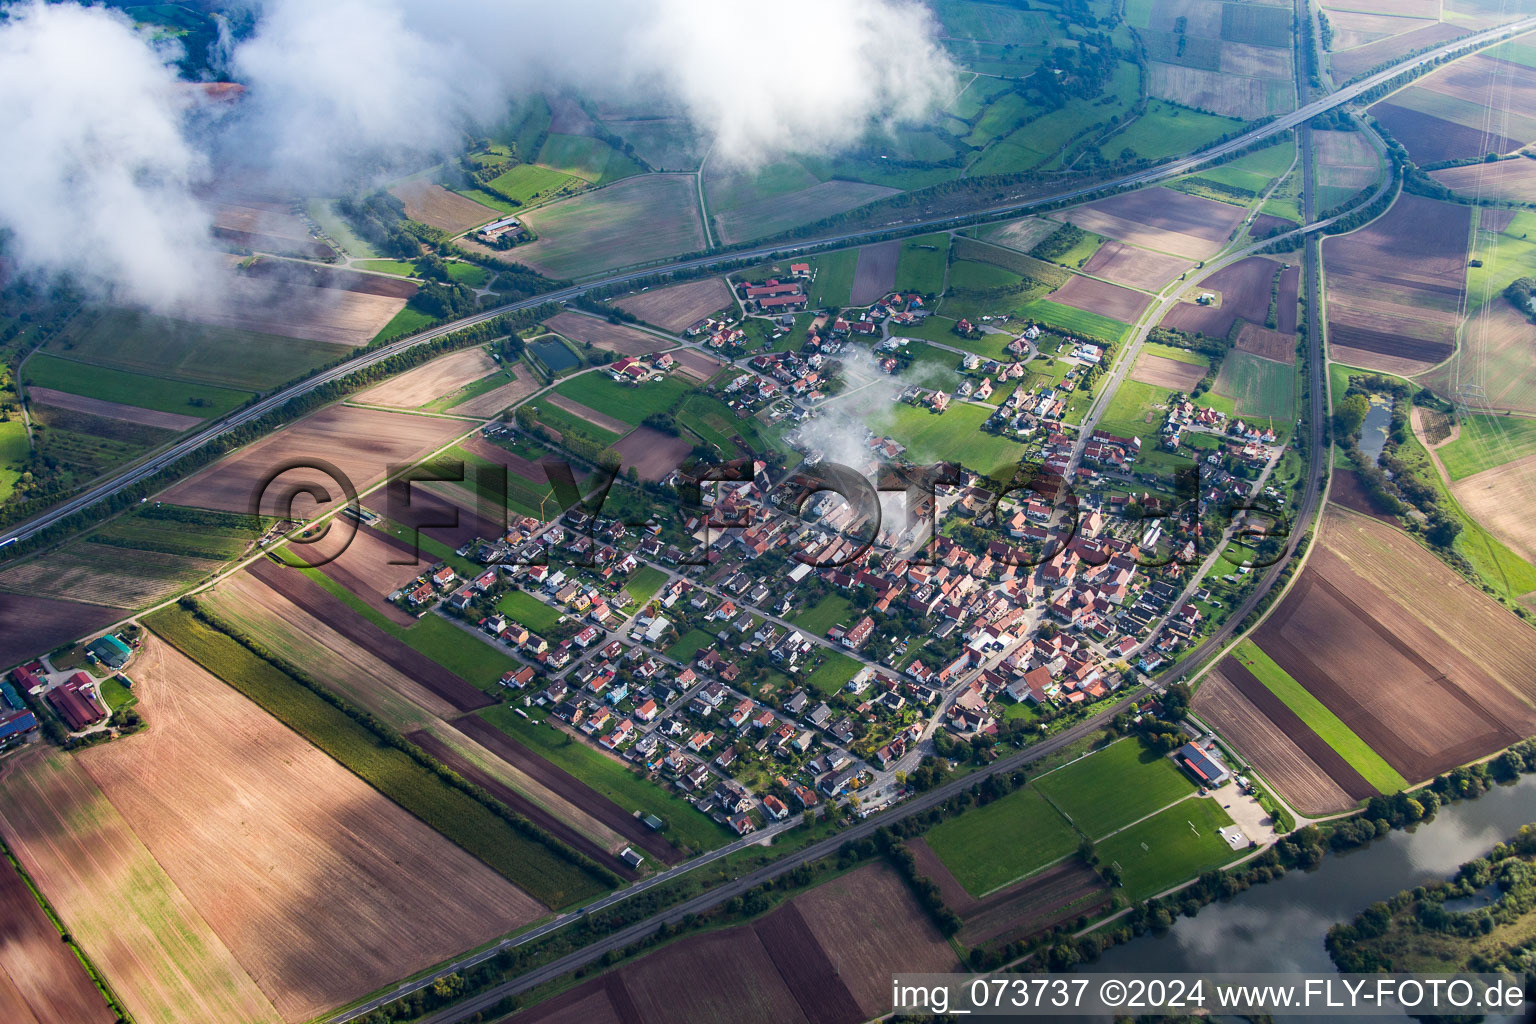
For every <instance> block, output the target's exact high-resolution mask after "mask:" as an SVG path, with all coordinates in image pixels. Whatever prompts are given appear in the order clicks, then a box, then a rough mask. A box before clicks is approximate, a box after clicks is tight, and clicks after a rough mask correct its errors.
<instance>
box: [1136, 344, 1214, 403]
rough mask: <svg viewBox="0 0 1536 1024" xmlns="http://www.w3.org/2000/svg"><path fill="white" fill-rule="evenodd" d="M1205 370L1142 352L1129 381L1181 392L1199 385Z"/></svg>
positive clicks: (1198, 366) (1201, 367)
mask: <svg viewBox="0 0 1536 1024" xmlns="http://www.w3.org/2000/svg"><path fill="white" fill-rule="evenodd" d="M1205 372H1206V368H1205V367H1204V366H1201V365H1200V364H1199V363H1186V362H1181V361H1180V360H1178V359H1169V358H1168V357H1167V356H1155V355H1152V354H1151V353H1150V352H1143V353H1141V355H1139V356H1137V357H1136V366H1135V368H1134V369H1132V370H1131V379H1132V380H1139V381H1141V382H1142V383H1143V384H1153V385H1156V386H1157V387H1160V388H1167V389H1168V390H1170V391H1183V392H1186V393H1188V391H1189V389H1190V388H1192V387H1194V386H1195V385H1196V384H1198V383H1200V380H1201V378H1203V377H1204V376H1205Z"/></svg>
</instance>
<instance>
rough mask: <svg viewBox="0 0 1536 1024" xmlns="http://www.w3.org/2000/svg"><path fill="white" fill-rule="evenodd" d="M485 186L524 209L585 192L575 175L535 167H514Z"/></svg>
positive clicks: (581, 181)
mask: <svg viewBox="0 0 1536 1024" xmlns="http://www.w3.org/2000/svg"><path fill="white" fill-rule="evenodd" d="M488 184H489V185H490V186H491V187H492V188H494V189H495V190H496V191H497V192H499V193H502V194H503V195H506V196H509V197H510V198H512V199H515V200H517V201H518V202H519V203H522V204H523V205H524V206H531V205H534V204H535V203H542V202H548V201H549V199H550V197H552V196H554V195H556V194H569V193H570V192H572V191H574V190H578V189H582V188H585V187H586V185H587V182H586V181H585V180H584V179H582V178H580V177H577V176H576V175H575V174H567V173H565V172H563V171H557V170H555V169H554V168H552V167H540V166H539V165H538V164H517V165H515V166H513V167H511V168H509V169H508V170H505V171H503V172H502V173H501V174H498V175H497V176H496V177H494V178H492V179H491V180H490V181H489V182H488Z"/></svg>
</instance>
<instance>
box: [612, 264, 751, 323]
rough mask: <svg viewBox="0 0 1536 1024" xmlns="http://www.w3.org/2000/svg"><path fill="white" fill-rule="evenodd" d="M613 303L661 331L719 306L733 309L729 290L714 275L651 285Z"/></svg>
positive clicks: (709, 312) (716, 310) (722, 281)
mask: <svg viewBox="0 0 1536 1024" xmlns="http://www.w3.org/2000/svg"><path fill="white" fill-rule="evenodd" d="M614 305H616V306H618V307H619V308H620V309H622V310H625V311H626V312H629V313H633V314H635V316H637V317H639V318H640V319H641V320H644V321H645V322H646V323H648V324H655V325H656V326H657V327H660V328H661V329H662V330H664V331H681V330H683V329H685V328H688V327H692V326H693V325H694V324H696V323H698V322H699V321H700V320H702V319H703V318H704V317H706V316H708V315H709V314H711V313H714V312H718V311H719V310H722V309H735V308H736V300H735V299H733V298H731V290H730V288H728V287H727V286H726V284H725V281H724V280H722V279H721V278H718V277H706V278H703V279H702V280H698V281H688V282H686V283H684V284H674V285H670V286H669V287H666V288H653V289H651V290H650V291H648V292H641V293H640V294H639V295H631V296H630V297H629V298H627V299H620V300H618V301H617V302H616V303H614Z"/></svg>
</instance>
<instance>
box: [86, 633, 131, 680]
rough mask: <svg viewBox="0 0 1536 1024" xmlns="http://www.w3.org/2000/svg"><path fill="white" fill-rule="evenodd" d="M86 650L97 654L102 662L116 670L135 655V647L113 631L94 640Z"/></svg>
mask: <svg viewBox="0 0 1536 1024" xmlns="http://www.w3.org/2000/svg"><path fill="white" fill-rule="evenodd" d="M86 650H88V651H90V652H91V653H92V654H94V655H96V657H97V658H99V659H101V663H102V664H104V665H106V666H107V667H108V668H110V669H112V670H114V671H116V670H117V669H120V668H122V667H123V666H124V665H126V664H128V659H129V658H131V657H133V648H131V647H129V646H128V645H127V644H125V643H123V642H122V640H120V639H118V638H117V637H116V636H114V635H112V634H111V633H108V634H107V635H105V636H101V637H97V638H96V639H95V640H92V641H91V642H90V644H89V645H88V646H87V647H86Z"/></svg>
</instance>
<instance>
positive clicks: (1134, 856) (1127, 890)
mask: <svg viewBox="0 0 1536 1024" xmlns="http://www.w3.org/2000/svg"><path fill="white" fill-rule="evenodd" d="M1230 824H1232V819H1231V818H1230V817H1229V816H1228V815H1227V812H1226V811H1224V810H1222V809H1221V805H1220V804H1219V803H1217V802H1216V801H1215V800H1214V799H1210V798H1202V797H1196V798H1194V799H1192V800H1184V801H1181V802H1179V803H1177V804H1175V805H1174V806H1172V807H1170V808H1168V809H1167V810H1166V811H1163V812H1162V813H1161V814H1158V815H1156V816H1155V817H1152V818H1148V819H1147V820H1146V821H1143V822H1141V823H1140V824H1139V825H1133V826H1131V827H1130V828H1128V829H1126V830H1125V831H1124V832H1118V833H1116V834H1115V835H1113V836H1110V837H1109V838H1108V839H1106V840H1104V842H1102V843H1099V844H1098V845H1097V846H1096V847H1095V848H1094V852H1095V853H1097V854H1098V856H1099V860H1100V862H1101V863H1105V864H1119V865H1120V874H1121V880H1122V882H1123V885H1124V889H1123V890H1122V891H1123V894H1124V896H1125V898H1126V899H1129V900H1144V899H1146V898H1148V897H1149V896H1154V895H1156V894H1157V893H1160V892H1163V891H1165V890H1167V889H1169V888H1171V887H1173V886H1175V885H1178V884H1179V883H1180V882H1182V881H1184V880H1186V879H1189V878H1193V877H1194V876H1196V875H1198V874H1200V873H1201V872H1204V871H1209V870H1211V869H1213V868H1218V867H1221V866H1222V865H1223V864H1230V863H1231V862H1232V861H1234V860H1236V859H1237V858H1238V857H1241V856H1243V855H1244V853H1246V851H1244V850H1237V851H1234V850H1233V849H1232V848H1231V847H1230V846H1228V845H1227V841H1226V840H1225V839H1223V838H1221V835H1220V834H1219V833H1218V831H1217V830H1218V829H1221V828H1224V827H1226V826H1227V825H1230Z"/></svg>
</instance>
